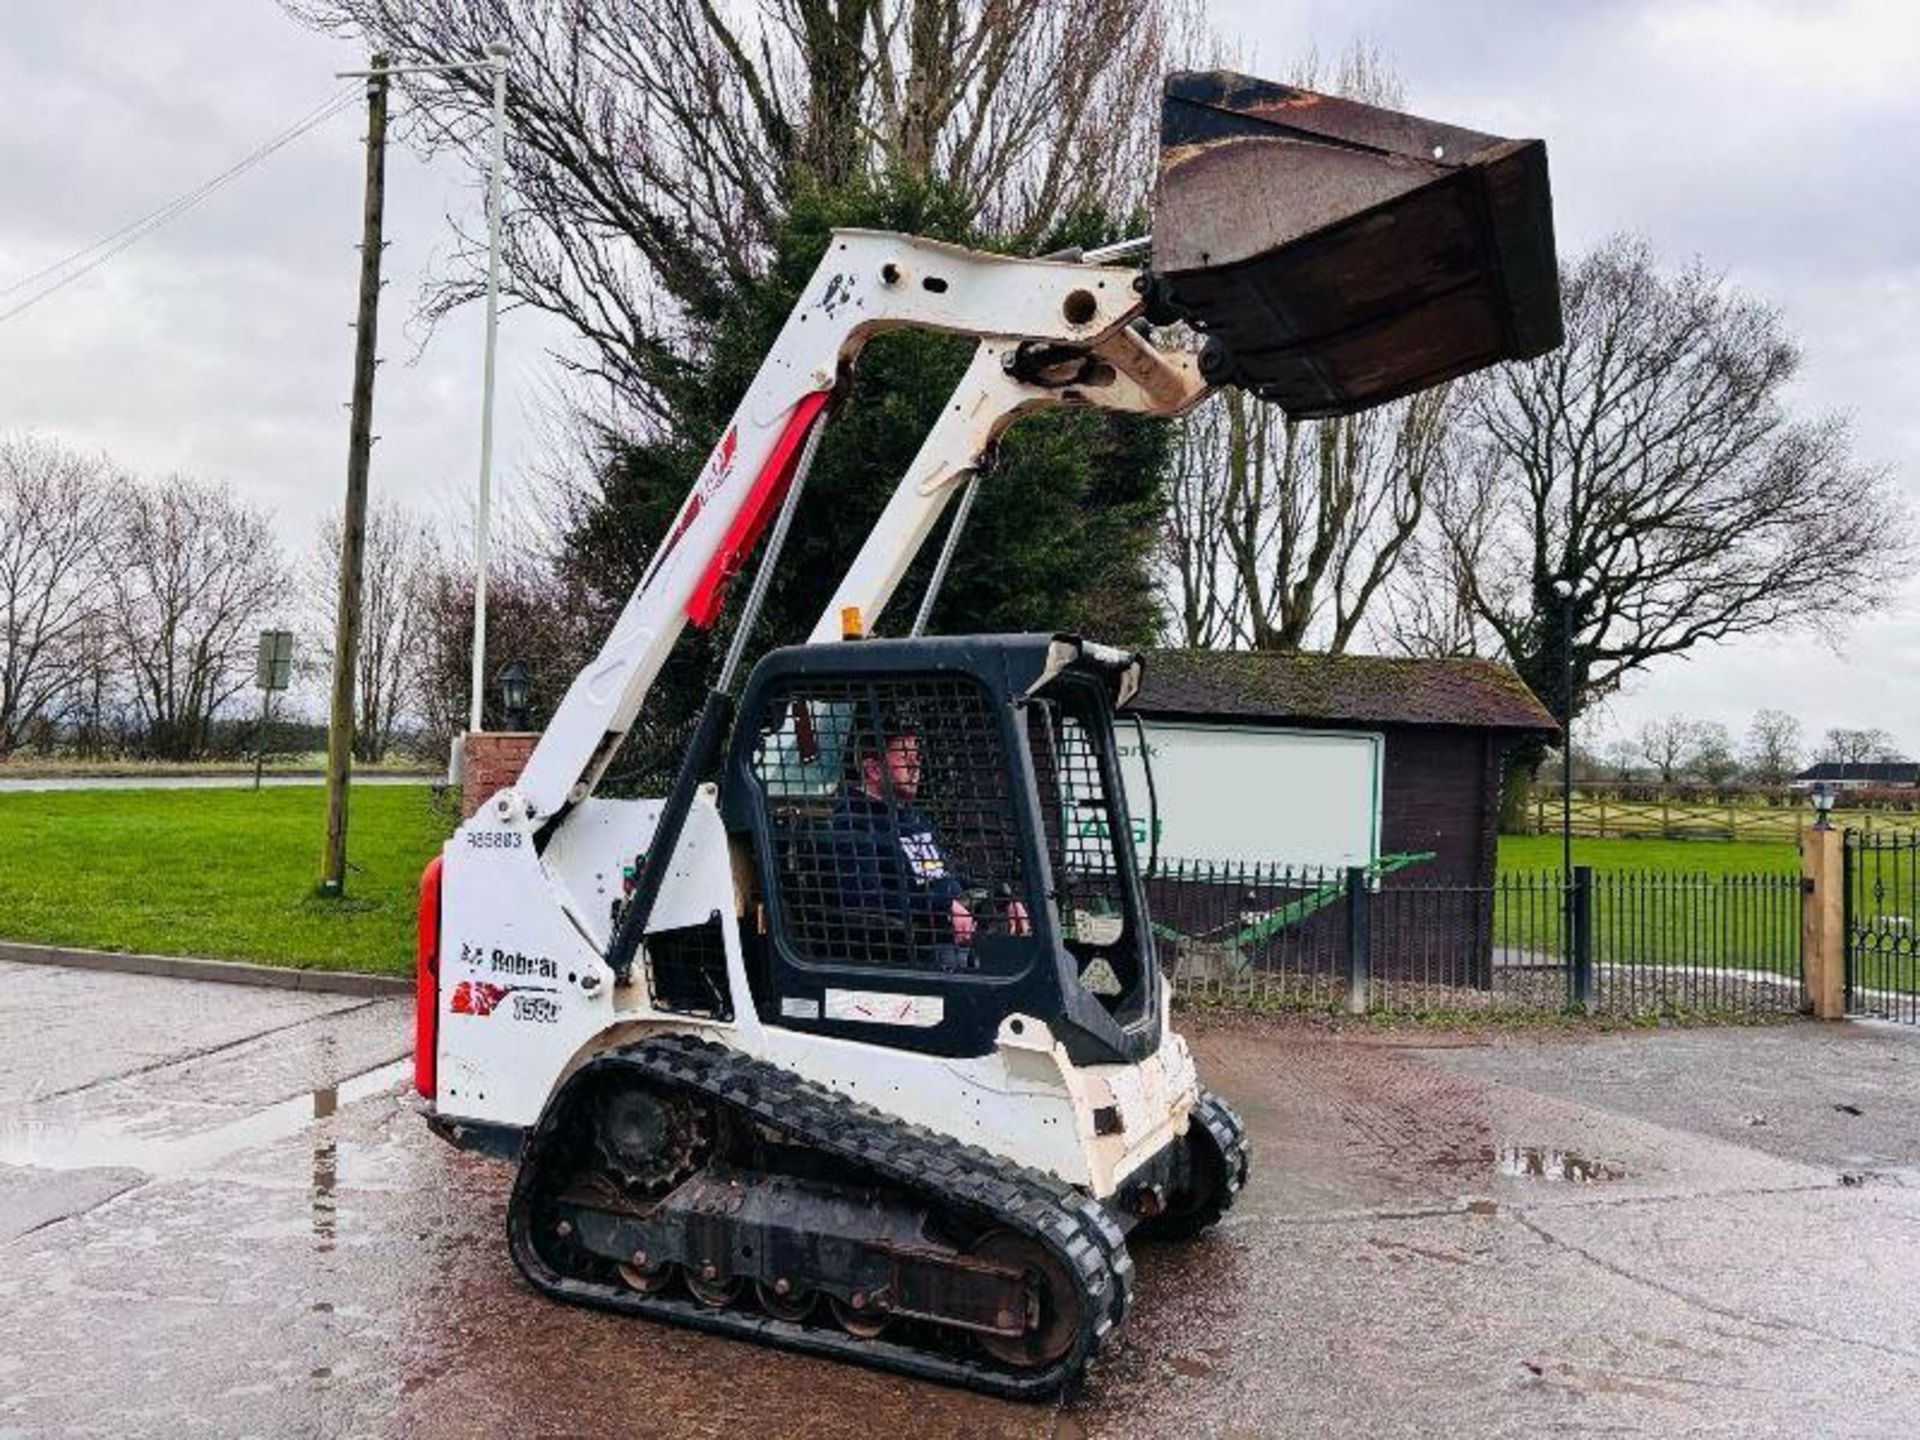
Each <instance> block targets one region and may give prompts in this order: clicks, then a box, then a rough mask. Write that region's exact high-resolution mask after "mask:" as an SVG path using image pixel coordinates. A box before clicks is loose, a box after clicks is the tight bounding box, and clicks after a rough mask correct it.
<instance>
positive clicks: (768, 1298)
mask: <svg viewBox="0 0 1920 1440" xmlns="http://www.w3.org/2000/svg"><path fill="white" fill-rule="evenodd" d="M783 1287H785V1288H783ZM753 1293H754V1295H755V1296H756V1297H757V1298H758V1299H759V1301H760V1308H761V1309H762V1310H765V1311H766V1312H767V1314H769V1315H771V1316H772V1317H773V1318H774V1319H776V1320H785V1321H786V1322H787V1323H789V1324H791V1325H798V1324H799V1323H800V1322H801V1321H802V1320H804V1319H806V1318H807V1316H808V1315H810V1314H812V1313H813V1302H814V1299H815V1296H814V1293H813V1291H811V1290H804V1289H800V1288H798V1287H795V1286H790V1285H788V1284H787V1282H786V1281H785V1280H776V1281H774V1282H773V1284H771V1285H769V1284H768V1283H767V1282H766V1281H764V1280H756V1281H755V1282H754V1286H753Z"/></svg>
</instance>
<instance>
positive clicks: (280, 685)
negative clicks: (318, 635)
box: [253, 630, 293, 690]
mask: <svg viewBox="0 0 1920 1440" xmlns="http://www.w3.org/2000/svg"><path fill="white" fill-rule="evenodd" d="M292 679H293V632H292V631H291V630H262V631H261V632H260V654H259V658H258V659H257V661H256V662H255V665H254V679H253V683H254V684H255V685H258V686H259V687H260V688H261V689H262V690H284V689H286V688H287V686H288V684H289V683H291V681H292Z"/></svg>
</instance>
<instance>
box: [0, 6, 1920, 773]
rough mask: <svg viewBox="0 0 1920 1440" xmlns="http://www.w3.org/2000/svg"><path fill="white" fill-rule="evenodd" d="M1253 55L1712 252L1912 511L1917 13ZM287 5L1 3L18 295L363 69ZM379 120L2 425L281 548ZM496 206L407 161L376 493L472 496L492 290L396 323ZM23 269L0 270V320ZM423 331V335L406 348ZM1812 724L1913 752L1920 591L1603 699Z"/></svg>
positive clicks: (1564, 22)
mask: <svg viewBox="0 0 1920 1440" xmlns="http://www.w3.org/2000/svg"><path fill="white" fill-rule="evenodd" d="M1214 21H1215V25H1216V27H1217V28H1218V29H1219V30H1220V31H1221V33H1222V35H1223V36H1224V38H1226V39H1227V40H1228V42H1229V43H1231V44H1235V45H1237V46H1238V47H1240V49H1241V52H1242V54H1243V56H1244V58H1245V61H1246V68H1249V69H1252V70H1254V71H1255V72H1256V73H1266V74H1271V75H1284V74H1285V73H1286V72H1287V71H1288V70H1289V68H1290V67H1291V66H1292V64H1293V61H1294V57H1295V56H1296V55H1297V54H1298V53H1299V51H1300V49H1301V48H1302V47H1303V46H1305V45H1308V44H1312V45H1315V46H1317V48H1318V49H1319V50H1320V52H1321V53H1322V54H1326V55H1331V54H1334V53H1337V52H1338V51H1339V50H1340V49H1342V48H1343V47H1344V46H1345V45H1346V44H1348V43H1349V42H1350V41H1351V40H1353V39H1355V38H1362V39H1366V40H1369V41H1371V42H1373V43H1375V44H1377V45H1378V46H1380V47H1381V49H1382V50H1383V51H1384V52H1385V53H1386V54H1387V55H1388V56H1389V57H1390V58H1391V59H1392V60H1393V62H1394V63H1395V64H1396V65H1397V66H1398V67H1399V69H1400V70H1401V72H1402V73H1403V74H1404V76H1405V78H1406V82H1407V103H1408V108H1410V109H1413V110H1416V111H1418V112H1420V113H1423V114H1427V115H1431V116H1434V117H1436V118H1442V119H1446V120H1449V121H1453V122H1457V123H1460V124H1464V125H1468V126H1472V127H1475V128H1479V129H1483V130H1490V131H1493V132H1496V133H1501V134H1508V135H1538V136H1543V137H1545V138H1546V140H1547V141H1548V144H1549V149H1550V153H1551V157H1552V169H1553V187H1554V199H1555V224H1556V228H1557V231H1558V235H1559V241H1560V248H1561V252H1562V254H1563V255H1569V256H1570V255H1574V254H1577V253H1579V252H1580V251H1581V250H1583V249H1585V248H1586V247H1588V246H1589V245H1591V244H1592V243H1593V242H1595V241H1596V240H1598V239H1599V238H1601V237H1602V236H1604V235H1605V234H1607V233H1608V232H1610V231H1612V230H1616V229H1629V230H1639V231H1644V232H1646V233H1647V234H1648V235H1650V236H1651V237H1652V239H1653V241H1654V243H1655V245H1656V246H1657V247H1658V248H1659V250H1660V251H1661V253H1662V254H1663V256H1665V257H1667V258H1669V259H1671V260H1672V261H1674V262H1675V263H1678V262H1680V261H1682V260H1684V259H1686V258H1688V257H1690V256H1694V255H1699V256H1701V257H1704V258H1705V259H1706V260H1707V261H1709V262H1710V263H1712V264H1713V265H1715V266H1717V267H1720V268H1722V269H1724V270H1725V271H1726V272H1727V273H1728V274H1729V276H1731V277H1732V279H1733V280H1734V281H1735V282H1736V283H1738V284H1739V285H1740V286H1742V287H1743V288H1745V289H1746V290H1748V291H1750V292H1751V293H1753V294H1755V295H1757V296H1760V297H1762V298H1764V299H1767V300H1769V301H1772V302H1773V303H1775V304H1777V305H1778V306H1779V307H1780V308H1781V310H1782V311H1783V312H1784V314H1785V316H1786V319H1787V322H1788V325H1789V327H1790V328H1791V330H1792V331H1793V333H1795V334H1796V335H1798V336H1799V337H1800V338H1801V340H1802V341H1803V342H1804V344H1805V348H1806V352H1807V359H1806V365H1805V368H1804V371H1803V376H1802V379H1801V380H1800V382H1799V383H1798V385H1797V387H1796V393H1795V399H1796V402H1797V403H1798V404H1800V405H1802V406H1804V407H1805V408H1806V409H1808V410H1809V411H1812V410H1825V409H1839V410H1843V411H1846V412H1848V413H1849V414H1850V415H1851V416H1852V417H1853V420H1854V423H1855V429H1856V434H1857V437H1858V442H1859V449H1860V451H1861V453H1862V455H1863V456H1865V457H1867V458H1869V459H1872V460H1876V461H1879V462H1884V463H1885V464H1887V465H1889V466H1891V467H1893V468H1894V469H1895V470H1896V471H1897V472H1898V473H1899V475H1900V480H1901V484H1902V486H1903V488H1904V489H1905V491H1906V492H1907V493H1908V494H1909V495H1911V496H1914V497H1916V503H1920V342H1916V340H1915V338H1914V337H1915V336H1916V335H1920V192H1917V190H1916V185H1915V181H1914V178H1913V170H1912V163H1913V162H1912V155H1913V153H1914V136H1915V133H1916V129H1917V128H1920V126H1917V125H1916V122H1920V101H1917V100H1916V99H1915V98H1914V94H1915V85H1914V80H1913V77H1914V75H1916V74H1920V5H1914V4H1911V3H1900V0H1859V3H1851V4H1849V3H1819V4H1816V3H1811V0H1808V3H1789V0H1775V3H1763V0H1744V3H1698V0H1650V3H1625V0H1622V3H1600V0H1589V3H1582V4H1545V3H1540V0H1296V3H1287V0H1214ZM363 61H364V56H363V55H362V54H361V53H360V52H359V51H358V50H356V48H355V47H354V46H352V45H351V44H348V43H345V42H341V41H336V40H333V39H330V38H327V37H323V36H317V35H314V34H312V33H310V32H308V31H306V30H303V29H302V28H301V27H299V26H298V25H296V24H294V23H293V22H292V21H291V20H289V19H287V18H286V17H285V16H284V14H283V13H282V12H281V11H280V10H279V8H278V7H277V6H276V5H274V4H273V3H271V0H192V3H190V4H168V5H156V4H153V3H151V0H6V3H5V4H4V5H0V179H3V180H4V184H3V185H0V207H4V208H0V291H4V289H5V288H6V287H7V286H9V285H11V284H12V283H13V282H14V281H15V280H17V279H18V278H19V277H22V276H24V275H27V274H29V273H31V272H33V271H35V270H37V269H39V268H40V267H41V266H42V265H45V264H48V263H50V262H52V261H54V260H57V259H59V258H61V257H62V256H64V255H66V254H67V253H69V252H71V251H73V250H76V249H78V248H80V247H82V246H85V245H88V244H90V243H92V242H93V241H95V240H97V239H99V238H101V237H103V236H105V235H107V234H109V233H111V232H113V231H115V230H117V229H118V228H119V227H120V226H122V225H124V224H125V223H127V222H128V221H130V220H133V219H136V218H138V217H139V216H141V215H143V214H145V213H146V212H148V211H150V210H152V209H154V208H155V207H157V206H159V205H162V204H164V203H166V202H167V201H169V200H171V199H173V198H174V197H175V196H177V195H179V194H181V193H182V192H184V191H186V190H189V189H191V188H192V187H194V186H196V185H198V184H199V183H201V182H202V181H204V180H206V179H208V178H209V177H211V176H212V175H214V174H216V173H217V172H219V171H221V170H223V169H225V168H226V167H227V166H228V165H230V164H232V163H233V162H234V161H235V160H236V159H238V158H239V157H240V156H241V155H243V154H245V153H246V152H247V151H249V150H251V149H252V148H253V147H254V146H255V145H257V144H258V143H260V142H261V141H262V140H265V139H266V138H268V137H269V136H271V135H273V134H274V133H276V132H277V131H279V130H280V129H282V128H283V127H284V126H285V125H287V124H288V123H290V122H291V121H292V120H294V119H296V118H298V117H299V116H300V115H301V114H303V113H304V112H306V111H307V110H308V109H310V108H311V107H312V106H314V105H316V104H318V103H319V102H320V101H322V100H324V99H325V98H326V97H327V96H328V95H330V94H332V93H334V91H335V90H336V89H337V88H338V87H339V86H340V85H341V84H343V83H345V82H341V81H337V80H335V79H334V78H333V72H334V71H336V70H340V69H345V68H349V67H351V66H354V65H357V64H360V63H363ZM362 120H363V117H362V113H361V111H360V109H359V107H358V106H355V107H350V108H349V109H348V110H347V111H346V112H345V113H343V114H342V115H339V116H337V117H335V118H334V119H333V120H331V121H330V122H328V123H326V124H325V125H323V126H321V127H320V128H318V129H317V130H315V131H313V132H312V133H310V134H308V135H306V136H304V137H302V138H301V139H299V140H297V141H295V142H294V143H293V144H291V145H290V146H288V147H287V148H286V149H285V150H283V151H281V152H280V153H279V154H277V155H275V156H274V157H273V158H272V159H270V160H268V161H267V162H266V163H264V164H263V165H261V166H259V167H258V168H256V169H254V170H253V171H251V172H250V173H249V174H247V175H245V176H244V177H242V178H241V179H240V180H238V181H237V182H236V183H234V184H232V185H229V186H227V187H225V188H223V189H222V190H221V191H220V192H219V193H217V194H216V195H214V196H213V197H212V198H210V199H209V200H208V201H207V202H206V203H205V204H203V205H201V206H200V207H199V208H197V209H196V210H194V211H192V212H191V213H189V214H188V215H186V216H185V217H184V218H182V219H180V220H177V221H175V222H174V223H173V224H171V225H170V226H168V227H167V228H165V229H163V230H161V231H160V232H158V233H157V234H155V235H153V236H152V237H151V238H149V239H147V240H145V241H144V242H142V243H141V244H139V245H137V246H135V247H134V248H132V249H130V250H128V251H127V252H126V253H125V254H123V255H121V256H119V257H118V258H116V259H115V260H113V261H112V262H111V263H109V264H107V265H105V266H103V267H101V268H100V269H99V270H98V271H96V272H95V273H93V274H92V275H89V276H88V277H87V278H86V279H84V280H82V281H80V282H79V283H77V284H74V285H72V286H69V287H68V288H67V289H65V290H64V291H62V292H61V293H59V294H58V295H56V296H54V297H52V298H51V299H49V300H47V301H46V302H45V303H43V304H40V305H38V306H36V307H35V308H33V309H32V310H30V311H28V312H26V313H24V314H21V315H19V316H17V317H15V318H13V319H10V320H6V321H0V377H3V378H0V431H20V430H34V431H38V432H40V433H42V434H45V435H48V436H51V437H57V438H60V439H63V440H66V441H69V442H71V443H74V444H77V445H80V446H84V447H90V448H98V449H103V450H106V451H108V452H109V453H111V454H112V455H113V456H114V457H115V458H116V459H118V460H120V461H122V462H124V463H125V464H127V465H129V466H131V467H133V468H135V469H139V470H143V471H147V472H152V473H159V472H164V471H168V470H184V471H189V472H192V473H194V474H197V475H202V476H208V477H216V478H223V479H226V480H228V481H230V482H231V483H232V484H233V485H234V486H235V488H236V489H238V490H239V491H241V492H242V493H243V494H245V495H247V496H248V497H250V498H252V499H254V500H255V501H257V502H258V503H260V504H262V505H263V506H266V507H269V508H270V509H271V510H272V511H273V512H274V513H275V514H276V516H277V517H278V518H279V520H280V523H281V527H282V530H283V533H284V536H285V538H286V540H287V543H288V545H289V548H290V549H295V550H297V549H300V548H302V547H304V546H305V545H307V544H308V543H310V540H311V537H312V535H313V532H314V529H315V527H316V526H317V524H318V523H319V520H320V518H321V517H322V516H323V515H325V514H328V513H332V512H333V511H334V510H335V509H336V508H337V506H338V503H339V496H340V493H341V484H342V478H343V474H344V467H345V448H346V423H345V411H344V408H343V406H344V402H345V400H346V398H347V392H348V381H349V372H350V367H351V355H352V335H351V332H350V331H349V329H348V326H347V322H348V320H349V319H350V317H351V315H352V313H353V303H354V293H353V292H354V283H355V276H356V258H355V255H354V251H353V248H352V247H353V245H354V244H355V242H356V241H357V239H358V235H359V215H360V183H361V156H360V151H359V142H360V136H361V133H362ZM480 213H481V196H480V195H479V193H478V192H477V191H476V190H475V189H474V188H473V187H472V186H471V185H470V184H469V183H468V182H467V180H466V177H465V176H464V175H463V174H462V173H461V172H459V171H458V170H457V168H455V167H453V166H451V165H450V164H442V165H439V166H434V167H429V166H425V165H422V164H421V163H419V162H417V161H415V160H413V159H412V158H410V157H408V156H405V155H403V154H399V153H396V154H395V155H394V157H393V159H392V161H391V163H390V167H389V197H388V220H387V237H388V240H389V242H390V248H389V249H388V251H387V256H386V273H387V276H388V280H389V285H388V288H387V292H386V301H385V305H384V307H383V310H382V343H381V347H380V348H381V353H382V355H383V356H384V357H385V361H386V363H385V364H384V365H383V366H382V368H381V371H380V375H379V388H378V407H377V414H378V418H377V423H376V426H375V429H376V431H377V433H378V434H379V435H380V436H381V437H382V438H381V442H380V444H379V445H378V446H377V447H376V450H375V456H374V473H373V484H374V491H375V493H376V494H377V495H391V496H395V497H397V498H399V499H401V500H404V501H406V502H408V503H411V504H414V505H417V506H421V507H427V508H435V509H438V508H444V507H448V506H458V505H460V504H462V503H464V497H466V496H468V495H470V494H471V492H472V489H473V485H474V480H475V475H476V473H477V467H478V426H479V415H478V410H479V404H478V396H479V369H480V332H481V325H480V315H479V313H478V310H477V308H475V309H473V310H472V311H470V312H469V313H467V314H464V315H461V316H458V317H455V318H454V319H453V320H451V321H449V322H447V323H445V324H444V325H442V326H441V328H440V329H439V331H438V332H437V333H436V334H435V335H434V336H433V337H432V339H431V341H430V342H428V343H426V345H425V347H424V349H421V348H420V342H421V340H422V338H423V337H422V336H421V335H420V333H419V332H418V330H417V328H415V327H411V326H409V325H408V321H409V318H410V315H411V311H412V308H413V303H414V301H415V298H416V296H417V294H418V290H419V286H420V284H421V281H422V279H423V277H425V276H426V275H428V274H429V273H431V272H432V271H433V269H434V267H435V266H436V265H439V264H443V263H444V260H445V255H446V251H447V248H448V235H447V226H446V220H445V217H446V216H447V215H448V214H454V215H458V216H462V217H464V218H465V219H467V220H468V221H469V222H470V223H471V222H476V221H477V220H478V218H479V216H480ZM20 298H22V295H21V294H18V293H16V294H14V295H4V294H0V310H5V309H6V308H8V307H9V306H10V305H11V304H13V303H15V302H16V301H17V300H18V299H20ZM562 340H563V337H561V336H560V335H559V334H557V333H556V332H555V331H554V330H553V328H552V327H551V326H549V325H546V324H544V323H543V322H541V321H540V320H539V319H538V317H533V316H529V315H524V314H520V315H516V314H509V315H508V316H507V318H506V320H505V322H504V324H503V331H502V346H503V348H502V361H501V389H500V409H499V421H498V425H499V429H498V444H497V453H498V457H499V473H500V477H501V478H500V483H501V484H502V486H503V487H504V489H505V491H506V492H507V496H508V500H509V503H511V498H512V496H513V495H514V493H515V492H516V489H518V491H519V493H522V494H524V493H525V490H526V487H527V485H528V483H529V481H528V479H527V476H528V472H529V469H530V467H532V466H535V465H537V464H539V463H541V460H542V457H543V454H545V453H546V448H547V447H548V446H549V445H550V444H551V441H550V439H549V436H548V433H547V429H546V422H545V421H544V420H543V416H546V415H548V414H550V413H551V412H552V410H553V408H554V406H555V404H556V383H557V374H556V367H555V366H554V365H553V363H552V361H551V359H550V358H549V357H548V349H549V347H550V346H552V345H555V344H558V343H561V342H562ZM416 351H418V352H419V353H418V354H417V357H416ZM1761 707H1774V708H1781V709H1786V710H1789V711H1792V712H1793V713H1795V714H1797V715H1799V716H1800V717H1801V719H1802V720H1803V721H1804V722H1805V724H1806V726H1807V729H1808V731H1809V734H1810V736H1817V735H1818V734H1819V733H1820V732H1821V731H1822V730H1824V729H1826V728H1827V727H1829V726H1833V725H1854V726H1877V727H1880V728H1883V729H1886V730H1889V731H1891V732H1893V733H1894V734H1895V735H1896V736H1897V737H1898V738H1899V739H1900V740H1901V742H1902V743H1903V744H1904V745H1905V746H1907V747H1908V749H1909V751H1910V752H1920V583H1915V584H1910V585H1908V586H1907V587H1906V589H1905V590H1904V591H1903V592H1902V593H1899V594H1892V595H1888V596H1886V597H1884V601H1883V603H1882V604H1880V605H1879V606H1878V608H1877V611H1876V613H1875V615H1874V616H1873V617H1872V618H1871V619H1869V620H1867V621H1865V622H1863V623H1861V624H1859V625H1857V626H1855V627H1854V628H1853V629H1852V631H1851V632H1850V635H1849V638H1848V639H1847V641H1846V642H1845V644H1844V646H1843V648H1842V649H1841V650H1840V651H1839V652H1837V653H1836V652H1835V651H1834V650H1832V649H1830V648H1828V647H1827V646H1825V645H1824V644H1822V643H1821V642H1819V641H1816V640H1813V639H1808V638H1797V637H1791V636H1780V637H1769V638H1765V639H1750V640H1744V641H1741V642H1738V643H1735V644H1731V645H1727V646H1723V647H1718V648H1715V649H1711V650H1702V651H1697V652H1696V653H1695V655H1694V656H1693V657H1692V658H1691V659H1687V660H1678V661H1669V662H1666V663H1664V664H1663V665H1662V666H1661V667H1660V668H1659V669H1657V670H1656V671H1654V672H1653V673H1652V674H1651V675H1650V676H1648V677H1647V678H1645V679H1643V680H1641V681H1640V682H1638V683H1637V684H1636V685H1635V686H1634V687H1633V689H1632V690H1631V691H1630V692H1629V693H1628V694H1627V695H1625V696H1624V697H1622V698H1620V699H1618V700H1616V701H1615V702H1614V703H1613V704H1612V705H1610V706H1609V707H1608V712H1607V715H1606V717H1605V722H1604V723H1605V724H1606V725H1607V726H1608V727H1610V728H1611V729H1612V730H1613V731H1615V732H1619V731H1628V732H1631V731H1632V730H1635V729H1637V728H1638V726H1639V725H1640V724H1641V723H1642V722H1643V721H1644V720H1646V719H1647V718H1649V717H1652V716H1655V715H1660V714H1665V713H1668V712H1676V711H1677V712H1683V713H1686V714H1690V715H1694V716H1697V717H1701V718H1707V719H1717V720H1720V721H1723V722H1725V723H1726V724H1727V725H1728V726H1729V727H1730V728H1731V729H1733V730H1734V731H1735V732H1736V734H1737V733H1738V732H1739V731H1740V730H1742V729H1743V728H1744V727H1745V725H1746V722H1747V720H1748V718H1749V717H1750V716H1751V714H1752V712H1753V711H1754V710H1755V709H1758V708H1761Z"/></svg>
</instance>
